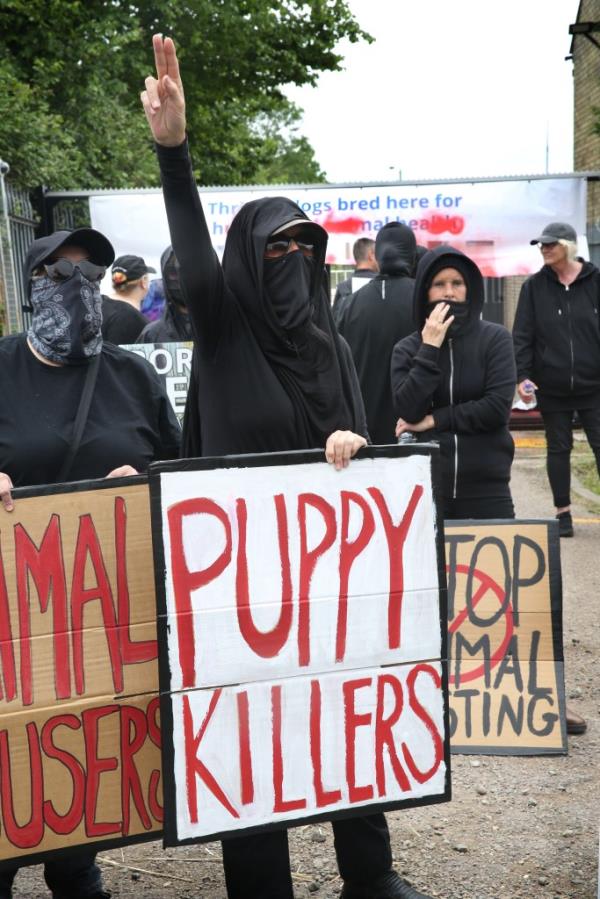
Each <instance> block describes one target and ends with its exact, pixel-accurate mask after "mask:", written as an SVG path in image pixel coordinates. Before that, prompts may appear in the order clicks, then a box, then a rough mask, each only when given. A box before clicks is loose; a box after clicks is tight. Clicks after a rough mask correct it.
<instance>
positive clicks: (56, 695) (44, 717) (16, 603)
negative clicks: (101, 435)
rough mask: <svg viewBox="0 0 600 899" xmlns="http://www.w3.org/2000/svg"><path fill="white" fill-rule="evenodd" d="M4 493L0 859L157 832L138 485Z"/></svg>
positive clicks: (143, 521) (151, 611)
mask: <svg viewBox="0 0 600 899" xmlns="http://www.w3.org/2000/svg"><path fill="white" fill-rule="evenodd" d="M14 495H15V509H14V512H12V513H10V514H9V513H4V514H3V515H2V516H1V525H0V549H1V556H0V863H1V862H2V861H6V860H7V859H18V858H24V857H27V860H28V861H34V860H42V859H44V858H45V857H46V856H47V855H48V853H51V854H52V855H54V854H55V852H56V850H58V849H64V848H67V847H73V846H77V845H80V844H82V843H95V844H97V845H98V847H99V848H100V847H104V846H114V845H120V844H125V843H130V842H139V841H140V840H142V839H144V838H150V837H153V838H156V834H157V832H158V831H159V830H160V828H161V826H162V783H161V773H160V772H161V765H160V729H159V700H158V696H157V687H158V683H157V664H156V654H157V645H156V624H155V601H154V584H153V577H152V567H153V566H152V541H151V533H150V520H149V519H150V515H149V502H148V487H147V483H146V480H145V478H135V479H132V478H127V479H122V480H111V481H94V482H87V483H84V482H82V483H80V484H78V485H74V484H71V485H66V486H64V485H63V486H59V487H53V488H40V489H39V490H37V491H36V490H33V489H27V490H15V492H14Z"/></svg>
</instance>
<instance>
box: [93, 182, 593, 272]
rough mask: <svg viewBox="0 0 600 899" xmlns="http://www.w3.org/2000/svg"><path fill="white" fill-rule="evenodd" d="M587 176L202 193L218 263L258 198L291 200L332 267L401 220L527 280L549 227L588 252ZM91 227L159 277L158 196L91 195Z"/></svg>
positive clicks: (432, 241) (164, 230)
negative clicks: (323, 238)
mask: <svg viewBox="0 0 600 899" xmlns="http://www.w3.org/2000/svg"><path fill="white" fill-rule="evenodd" d="M586 190H587V183H586V180H585V178H578V177H572V178H551V177H548V178H543V177H538V178H531V179H526V178H516V179H514V180H511V179H504V180H499V181H470V182H463V181H461V182H448V183H446V184H439V183H424V184H423V183H421V184H409V183H404V182H403V183H400V184H368V185H365V186H361V185H358V184H357V185H341V186H340V185H337V186H329V185H323V186H322V187H321V186H319V187H293V186H286V185H278V186H276V187H258V188H252V189H237V188H236V189H231V190H230V189H227V188H220V189H219V188H201V190H200V196H201V199H202V203H203V206H204V212H205V216H206V221H207V225H208V229H209V233H210V237H211V240H212V242H213V246H214V248H215V250H216V251H217V253H218V254H219V256H220V255H221V254H222V252H223V247H224V244H225V237H226V235H227V231H228V229H229V226H230V224H231V221H232V219H233V217H234V215H235V214H236V212H237V211H238V210H239V208H240V206H242V204H243V203H246V202H248V201H249V200H254V199H256V198H257V197H268V196H282V195H283V196H286V197H289V199H291V200H294V201H295V202H296V203H298V205H299V206H300V207H301V208H302V209H303V210H304V211H305V212H306V214H307V216H308V217H309V218H310V219H313V220H314V221H316V222H318V223H319V224H320V225H322V226H323V227H324V228H325V229H326V231H327V233H328V235H329V242H328V252H327V262H328V263H331V264H334V265H354V258H353V255H352V247H353V244H354V241H355V240H356V239H357V238H359V237H371V238H375V237H376V235H377V232H378V231H379V230H381V228H382V227H383V226H384V225H385V224H387V223H388V222H391V221H399V222H404V223H405V224H407V225H408V226H409V227H410V228H412V229H413V231H414V232H415V236H416V238H417V243H419V244H421V245H422V246H425V247H428V248H431V247H434V246H437V245H438V244H439V243H449V244H451V245H452V246H453V247H456V248H457V249H459V250H462V251H463V252H465V253H466V254H467V255H468V256H470V257H471V258H472V259H474V260H475V262H476V263H477V264H478V265H479V267H480V268H481V270H482V272H483V274H484V275H486V276H490V277H503V276H506V275H528V274H531V273H532V272H535V271H537V270H538V269H539V268H540V267H541V259H540V254H539V250H538V249H537V248H536V247H532V246H530V244H529V242H530V240H532V239H533V238H534V237H537V235H538V234H540V233H541V231H542V229H543V228H544V226H545V225H547V224H548V223H549V222H556V221H562V222H569V223H570V224H571V225H572V226H573V227H574V228H575V230H576V231H577V233H578V234H579V235H580V251H581V252H582V253H583V254H584V255H585V253H586V251H587V243H586V240H585V234H586ZM90 215H91V221H92V226H93V227H94V228H97V229H98V230H99V231H101V232H102V233H103V234H105V235H106V236H107V237H108V238H109V239H110V240H111V242H112V244H113V246H114V247H115V250H116V253H117V255H119V254H122V253H130V252H132V247H134V248H135V252H136V253H139V254H141V255H142V256H143V257H144V259H145V260H146V262H147V263H149V264H150V265H153V266H154V267H155V268H157V269H158V270H160V255H161V253H162V252H163V250H164V249H165V247H166V246H168V245H169V244H170V242H171V241H170V237H169V228H168V224H167V217H166V212H165V208H164V203H163V198H162V192H161V191H157V190H149V191H136V192H135V193H124V194H119V193H117V192H113V193H110V194H102V195H98V196H92V197H90Z"/></svg>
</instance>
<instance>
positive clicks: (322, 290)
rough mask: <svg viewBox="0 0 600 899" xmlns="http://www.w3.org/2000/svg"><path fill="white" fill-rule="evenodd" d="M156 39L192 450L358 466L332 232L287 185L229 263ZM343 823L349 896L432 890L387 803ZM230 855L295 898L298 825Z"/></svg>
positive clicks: (244, 842) (154, 125) (361, 422)
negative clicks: (335, 312) (190, 357)
mask: <svg viewBox="0 0 600 899" xmlns="http://www.w3.org/2000/svg"><path fill="white" fill-rule="evenodd" d="M153 43H154V53H155V61H156V69H157V76H158V78H157V79H155V78H147V79H146V90H145V91H144V92H143V93H142V103H143V106H144V111H145V113H146V117H147V119H148V122H149V124H150V128H151V130H152V133H153V136H154V139H155V141H156V144H157V154H158V159H159V163H160V170H161V180H162V185H163V193H164V198H165V206H166V210H167V216H168V219H169V228H170V232H171V240H172V244H173V249H174V251H175V253H176V256H177V260H178V262H179V266H180V277H181V282H182V285H183V289H184V293H185V297H186V301H187V304H188V309H189V314H190V319H191V322H192V330H193V334H194V364H193V367H192V379H191V382H190V389H189V391H188V399H187V405H186V414H185V418H184V453H185V454H191V455H204V456H208V455H217V456H220V455H226V454H233V453H265V452H274V451H277V450H299V449H308V448H314V447H323V446H325V456H326V458H327V460H328V461H329V462H331V463H332V464H334V466H335V467H336V468H337V469H341V468H345V467H346V466H347V465H348V463H349V461H350V458H351V457H352V456H353V455H355V453H356V452H357V451H358V449H359V448H360V447H362V446H364V445H365V444H366V438H367V430H366V422H365V415H364V407H363V404H362V399H361V396H360V389H359V386H358V380H357V377H356V372H355V369H354V366H353V363H352V356H351V353H350V350H349V348H348V346H347V344H346V343H345V342H343V341H342V340H341V338H340V337H339V336H338V334H337V332H336V330H335V327H334V324H333V320H332V317H331V309H330V303H329V295H328V291H327V289H326V284H325V277H324V271H325V270H324V262H325V250H326V245H327V233H326V232H325V231H324V229H323V228H321V227H320V226H319V225H317V224H315V223H313V222H311V221H310V220H309V219H308V218H307V217H306V215H305V213H304V212H303V211H302V210H301V209H300V207H299V206H297V205H296V204H295V203H293V202H292V201H291V200H288V199H287V198H284V197H273V198H269V199H261V200H254V201H252V202H250V203H245V204H244V205H243V206H242V207H241V209H240V210H239V211H238V213H237V214H236V216H235V218H234V219H233V221H232V223H231V227H230V229H229V231H228V234H227V239H226V243H225V250H224V253H223V262H222V265H221V264H219V261H218V258H217V256H216V253H215V251H214V250H213V248H212V245H211V240H210V234H209V232H208V228H207V226H206V221H205V218H204V213H203V210H202V204H201V202H200V197H199V194H198V190H197V188H196V184H195V181H194V176H193V171H192V166H191V162H190V157H189V153H188V147H187V141H186V139H185V103H184V98H183V86H182V83H181V79H180V77H179V68H178V64H177V57H176V53H175V47H174V44H173V41H172V40H171V39H170V38H165V39H163V38H162V37H161V36H160V35H155V36H154V39H153ZM333 827H334V835H335V846H336V852H337V858H338V865H339V868H340V873H341V875H342V878H343V879H344V881H345V883H344V887H343V891H342V896H343V897H344V899H423V894H421V893H418V892H417V891H416V890H413V889H412V887H410V886H409V885H408V884H407V883H405V882H404V881H402V880H401V879H400V878H399V877H398V875H397V874H396V872H395V871H393V869H392V867H391V865H392V854H391V847H390V838H389V832H388V829H387V824H386V821H385V817H384V816H383V815H382V814H374V815H368V816H365V817H360V818H352V819H347V820H338V821H336V822H334V825H333ZM223 864H224V868H225V879H226V884H227V892H228V895H229V896H230V897H231V899H258V897H260V899H293V888H292V879H291V873H290V864H289V855H288V844H287V831H286V830H284V829H282V830H277V831H272V832H266V833H264V832H263V833H258V834H255V835H252V836H238V837H230V838H228V839H226V840H224V841H223ZM425 899H426V897H425Z"/></svg>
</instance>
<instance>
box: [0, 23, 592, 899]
mask: <svg viewBox="0 0 600 899" xmlns="http://www.w3.org/2000/svg"><path fill="white" fill-rule="evenodd" d="M154 53H155V63H156V77H154V76H151V77H149V78H147V79H146V84H145V90H144V92H143V94H142V103H143V107H144V111H145V114H146V117H147V120H148V123H149V126H150V129H151V132H152V136H153V138H154V141H155V144H156V152H157V157H158V164H159V167H160V175H161V182H162V185H163V193H164V200H165V207H166V211H167V217H168V222H169V229H170V235H171V242H172V244H171V245H170V246H168V247H167V248H166V249H165V251H164V252H163V254H162V257H161V271H160V275H161V277H160V279H156V280H155V281H154V282H150V281H149V278H148V275H149V274H152V273H153V274H157V273H156V271H155V269H153V268H152V267H150V266H147V265H146V263H145V261H144V259H143V258H142V257H140V256H136V255H132V254H129V255H124V256H121V257H119V258H118V259H116V260H115V259H114V250H113V248H112V246H111V244H110V242H109V241H108V240H107V239H106V238H105V237H104V236H103V235H101V234H100V233H99V232H97V231H95V230H93V229H90V228H81V229H77V230H75V231H73V232H67V231H57V232H55V233H54V234H52V235H50V236H48V237H44V238H40V239H39V240H36V241H34V243H33V244H32V246H31V248H30V250H29V253H28V255H27V259H26V263H25V278H26V283H27V285H28V291H29V301H30V304H31V308H32V310H33V312H32V319H31V325H30V327H29V329H28V331H27V333H24V334H18V335H13V336H11V337H7V338H4V339H3V340H2V341H0V368H1V370H2V377H3V385H4V395H5V397H6V400H5V403H4V404H3V407H2V411H1V413H0V498H1V500H2V504H3V508H4V511H5V512H6V513H9V512H10V511H12V509H13V508H14V502H13V498H12V494H11V489H12V487H13V486H21V485H34V484H54V483H60V482H64V481H68V480H77V479H89V478H98V477H110V478H114V477H123V476H127V475H131V474H135V473H137V472H144V471H145V470H146V469H147V467H148V465H149V464H150V463H151V462H152V461H153V460H159V459H172V458H176V457H177V456H178V455H179V454H180V453H182V454H183V455H184V456H188V457H189V456H201V455H204V456H206V455H211V456H222V455H229V454H243V453H265V452H274V451H290V450H302V449H309V448H315V447H322V448H323V449H324V454H325V458H326V459H327V461H328V462H329V463H331V464H332V465H333V466H335V468H336V469H342V468H346V467H347V466H348V465H349V463H350V460H351V459H352V457H353V456H354V455H355V454H356V453H357V451H358V450H359V449H360V448H361V447H363V446H365V445H366V444H367V442H369V441H370V442H373V443H378V444H379V443H381V444H389V443H393V442H395V440H396V439H400V440H402V439H404V438H405V437H406V435H410V437H411V438H412V439H414V440H421V441H432V440H434V441H437V442H438V443H439V445H440V452H441V457H442V461H443V478H442V493H443V508H444V514H445V517H446V518H447V519H450V520H451V519H510V518H514V514H515V513H514V506H513V501H512V497H511V491H510V473H511V465H512V461H513V455H514V442H513V439H512V436H511V433H510V430H509V420H510V414H511V408H512V406H513V401H514V399H515V391H517V395H518V396H519V397H520V398H521V400H522V401H523V402H524V403H529V402H531V401H532V399H533V397H534V396H535V397H536V398H537V404H538V406H539V409H540V412H541V415H542V418H543V423H544V428H545V431H546V438H547V447H548V451H547V467H548V477H549V481H550V486H551V490H552V496H553V500H554V505H555V509H556V512H555V514H556V516H557V518H558V522H559V529H560V535H561V536H562V537H570V536H573V534H574V528H573V520H572V516H571V508H570V503H571V498H570V453H571V449H572V446H573V416H574V414H575V413H577V415H578V417H579V420H580V421H581V424H582V426H583V428H584V431H585V434H586V436H587V438H588V440H589V443H590V445H591V447H592V449H593V451H594V454H595V458H596V462H597V465H598V469H599V473H600V313H599V297H600V272H599V271H598V269H596V267H595V266H593V265H592V264H591V263H589V262H585V261H584V260H582V259H580V258H579V257H578V256H577V244H576V234H575V231H574V230H573V228H571V226H570V225H568V224H565V223H552V224H549V225H548V226H547V227H546V228H544V230H543V232H542V234H541V235H539V236H538V237H535V238H533V239H532V241H531V242H532V243H534V244H538V245H539V247H540V250H541V253H542V260H543V266H542V268H541V270H540V271H539V272H538V273H536V274H534V275H533V276H532V277H530V278H528V279H527V280H526V282H525V283H524V285H523V287H522V290H521V295H520V297H519V302H518V307H517V312H516V317H515V323H514V329H513V334H512V336H511V334H510V332H509V331H508V330H507V329H506V328H505V327H503V326H502V325H499V324H494V323H491V322H487V321H484V320H483V319H482V308H483V301H484V281H483V277H482V274H481V272H480V270H479V268H478V267H477V265H476V264H475V262H474V261H473V260H471V259H470V258H468V257H467V256H466V255H464V254H463V253H462V252H460V251H459V250H457V249H455V248H453V247H452V246H446V245H442V246H437V247H436V248H435V249H432V250H429V251H427V250H426V248H423V247H417V244H416V240H415V236H414V233H413V231H412V230H411V229H410V228H408V227H407V226H405V225H402V224H400V223H397V222H392V223H390V224H388V225H386V226H384V227H383V228H382V229H381V230H380V231H379V232H378V234H377V237H376V240H375V241H372V240H370V239H368V238H363V239H360V240H358V241H357V242H356V244H355V247H354V255H355V261H356V270H355V272H354V274H353V275H352V277H351V278H348V279H347V280H346V281H344V282H342V283H340V284H339V285H338V287H337V291H336V295H335V300H334V303H333V308H332V305H331V302H330V294H329V286H328V281H327V278H326V271H325V255H326V246H327V233H326V231H325V230H324V229H323V228H322V227H321V226H320V225H318V224H317V223H315V222H313V221H311V220H310V219H309V218H308V217H307V216H306V214H305V213H304V212H303V211H302V209H301V208H300V207H299V206H298V205H296V204H295V203H293V202H292V201H290V200H288V199H286V198H283V197H271V198H268V199H259V200H253V201H251V202H249V203H246V204H244V205H243V206H242V208H241V209H240V210H239V211H238V213H237V214H236V216H235V218H234V219H233V221H232V223H231V227H230V229H229V231H228V234H227V239H226V243H225V249H224V253H223V258H222V262H220V261H219V260H218V258H217V256H216V254H215V253H214V250H213V248H212V244H211V240H210V235H209V232H208V229H207V226H206V221H205V218H204V213H203V209H202V203H201V199H200V196H199V194H198V191H197V189H196V185H195V181H194V176H193V170H192V164H191V159H190V151H189V148H188V144H187V140H186V130H185V127H186V126H185V101H184V95H183V87H182V82H181V77H180V74H179V67H178V62H177V56H176V52H175V48H174V45H173V42H172V41H171V39H170V38H166V39H163V38H162V37H160V36H155V38H154ZM109 266H112V267H111V270H110V276H111V283H112V290H113V296H112V297H108V296H103V295H102V294H101V291H100V283H101V281H102V279H103V278H104V276H105V274H106V272H107V271H108V269H109ZM361 282H364V283H361ZM181 340H193V342H194V355H193V367H192V376H191V381H190V386H189V391H188V401H187V406H186V414H185V418H184V426H183V434H182V435H180V432H179V426H178V423H177V420H176V418H175V415H174V413H173V411H172V409H171V407H170V404H169V402H168V400H167V396H166V393H165V390H164V387H163V386H162V384H161V382H160V379H159V377H158V375H156V373H155V372H154V369H153V368H152V367H151V366H150V364H149V363H147V362H146V361H145V360H144V359H141V358H139V357H138V356H137V355H135V354H133V353H129V352H127V351H126V350H124V349H121V348H120V347H119V346H117V345H118V344H132V343H134V342H136V341H137V342H138V343H140V342H142V343H144V342H145V343H158V342H170V341H181ZM513 341H514V345H513ZM24 394H26V395H27V397H28V401H27V403H23V401H22V397H23V395H24ZM232 409H235V415H232V414H231V410H232ZM40 421H43V422H45V423H46V425H47V426H46V427H44V428H40V427H38V423H39V422H40ZM83 434H85V439H82V435H83ZM567 725H568V730H569V732H571V733H581V732H583V730H585V721H584V720H583V719H581V718H580V717H579V716H577V715H575V714H574V713H569V715H568V718H567ZM333 829H334V834H335V850H336V855H337V862H338V866H339V871H340V875H341V877H342V880H343V887H342V893H341V896H342V897H343V899H428V897H426V896H425V894H423V893H421V892H418V890H417V889H415V888H414V887H412V886H411V885H409V884H408V883H407V882H406V881H404V880H403V879H401V878H400V877H399V876H398V874H397V873H396V872H395V870H394V869H393V867H392V851H391V846H390V838H389V832H388V828H387V824H386V820H385V817H384V815H383V814H370V815H365V816H364V817H354V818H350V819H347V820H340V819H338V820H336V821H334V822H333ZM223 864H224V870H225V879H226V885H227V892H228V895H229V897H231V899H246V897H261V899H293V888H292V878H291V873H290V864H289V853H288V843H287V832H286V830H285V829H280V830H277V831H272V832H260V833H257V834H253V835H250V836H248V835H244V836H233V837H230V838H228V839H226V840H224V841H223ZM18 867H19V865H18V863H15V865H14V866H13V867H10V866H6V865H5V866H4V867H3V869H2V871H1V872H0V899H9V897H10V896H11V890H12V881H13V878H14V877H15V874H16V873H17V870H18ZM45 876H46V881H47V883H48V886H49V888H50V889H51V891H52V894H53V896H54V897H55V899H74V897H75V896H77V897H85V899H103V897H108V896H109V894H108V893H107V892H106V891H105V890H104V888H103V886H102V883H101V879H100V873H99V870H98V867H97V866H96V864H95V852H94V851H93V850H90V851H89V852H87V853H86V852H81V851H79V852H78V853H76V854H74V855H73V856H72V857H71V856H70V855H69V853H67V854H66V855H62V856H61V857H60V859H59V860H57V861H56V862H52V861H50V862H47V863H46V866H45Z"/></svg>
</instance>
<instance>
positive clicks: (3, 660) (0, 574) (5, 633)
mask: <svg viewBox="0 0 600 899" xmlns="http://www.w3.org/2000/svg"><path fill="white" fill-rule="evenodd" d="M0 664H1V667H2V680H3V681H4V695H3V694H2V689H1V687H0V699H5V700H6V701H7V702H10V701H11V699H14V698H15V696H16V695H17V668H16V665H15V651H14V647H13V642H12V631H11V627H10V612H9V603H8V591H7V589H6V577H5V575H4V561H3V559H2V552H1V551H0Z"/></svg>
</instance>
